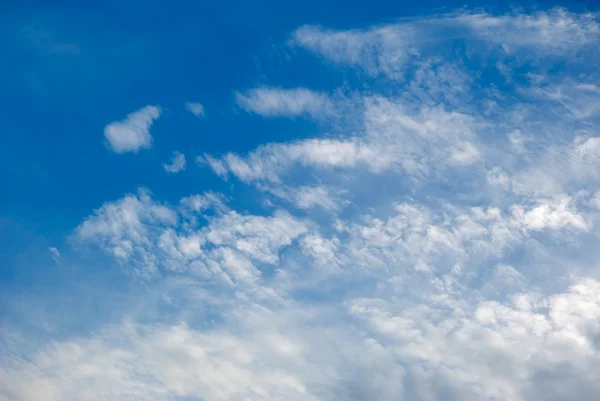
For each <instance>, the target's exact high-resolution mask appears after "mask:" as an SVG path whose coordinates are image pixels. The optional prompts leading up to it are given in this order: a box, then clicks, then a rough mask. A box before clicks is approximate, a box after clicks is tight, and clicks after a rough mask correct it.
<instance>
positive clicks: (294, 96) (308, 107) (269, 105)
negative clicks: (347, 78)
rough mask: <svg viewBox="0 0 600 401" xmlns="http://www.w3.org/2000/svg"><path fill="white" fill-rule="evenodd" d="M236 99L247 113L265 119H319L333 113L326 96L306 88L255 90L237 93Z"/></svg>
mask: <svg viewBox="0 0 600 401" xmlns="http://www.w3.org/2000/svg"><path fill="white" fill-rule="evenodd" d="M235 99H236V102H237V104H238V105H239V106H240V107H241V108H242V109H244V110H245V111H247V112H251V113H255V114H259V115H261V116H264V117H298V116H303V115H306V116H309V117H312V118H319V117H321V116H323V115H327V114H330V113H331V112H332V103H331V101H330V100H329V98H328V97H327V96H326V95H324V94H321V93H317V92H313V91H311V90H308V89H305V88H296V89H281V88H255V89H250V90H249V91H247V92H244V93H239V92H236V94H235Z"/></svg>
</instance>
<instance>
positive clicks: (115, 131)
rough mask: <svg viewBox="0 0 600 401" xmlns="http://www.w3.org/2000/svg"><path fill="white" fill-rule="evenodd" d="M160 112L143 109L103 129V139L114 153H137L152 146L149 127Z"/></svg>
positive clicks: (150, 107)
mask: <svg viewBox="0 0 600 401" xmlns="http://www.w3.org/2000/svg"><path fill="white" fill-rule="evenodd" d="M160 114H161V110H160V109H159V108H158V107H155V106H146V107H143V108H141V109H139V110H137V111H135V112H133V113H131V114H129V115H128V116H127V118H125V120H123V121H118V122H113V123H110V124H108V125H107V126H106V127H105V128H104V137H105V138H106V139H107V140H108V143H109V145H110V147H111V149H112V150H113V151H114V152H116V153H125V152H137V151H138V150H140V149H144V148H149V147H150V146H151V145H152V136H151V135H150V127H151V126H152V123H153V122H154V120H156V119H157V118H158V117H160Z"/></svg>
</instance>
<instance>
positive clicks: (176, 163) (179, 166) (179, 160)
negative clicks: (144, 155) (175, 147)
mask: <svg viewBox="0 0 600 401" xmlns="http://www.w3.org/2000/svg"><path fill="white" fill-rule="evenodd" d="M162 166H163V168H164V169H165V171H166V172H167V173H178V172H180V171H183V170H185V155H184V154H183V153H179V152H177V151H176V152H173V157H172V158H171V163H170V164H167V163H163V165H162Z"/></svg>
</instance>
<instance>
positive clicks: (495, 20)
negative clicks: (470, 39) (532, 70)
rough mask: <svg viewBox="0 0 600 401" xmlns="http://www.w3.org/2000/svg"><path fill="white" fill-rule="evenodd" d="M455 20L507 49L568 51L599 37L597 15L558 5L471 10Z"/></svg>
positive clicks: (599, 24)
mask: <svg viewBox="0 0 600 401" xmlns="http://www.w3.org/2000/svg"><path fill="white" fill-rule="evenodd" d="M457 21H458V22H459V23H463V24H465V25H466V26H467V27H469V28H470V29H472V30H473V31H474V32H475V33H476V34H477V35H478V36H480V37H482V38H484V39H486V40H488V41H490V42H496V43H499V44H501V45H503V46H504V48H505V49H506V50H509V51H510V50H512V49H518V48H528V49H533V50H534V51H536V52H538V51H543V52H570V51H573V50H575V49H577V48H580V47H582V46H586V45H589V44H592V43H594V42H595V41H597V40H598V38H599V37H600V23H599V22H598V18H597V16H596V15H594V14H591V13H584V14H575V13H571V12H568V11H567V10H565V9H561V8H555V9H552V10H550V11H540V12H537V13H535V14H532V15H527V14H517V15H505V16H492V15H487V14H473V15H466V16H460V17H458V18H457Z"/></svg>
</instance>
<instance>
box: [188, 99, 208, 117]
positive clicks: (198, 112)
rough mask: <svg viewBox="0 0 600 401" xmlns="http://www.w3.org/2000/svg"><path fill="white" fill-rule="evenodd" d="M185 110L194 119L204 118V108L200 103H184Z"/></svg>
mask: <svg viewBox="0 0 600 401" xmlns="http://www.w3.org/2000/svg"><path fill="white" fill-rule="evenodd" d="M185 108H186V109H187V110H188V111H189V112H190V113H192V114H193V115H195V116H196V117H203V116H204V106H203V105H202V104H201V103H190V102H188V103H186V104H185Z"/></svg>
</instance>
